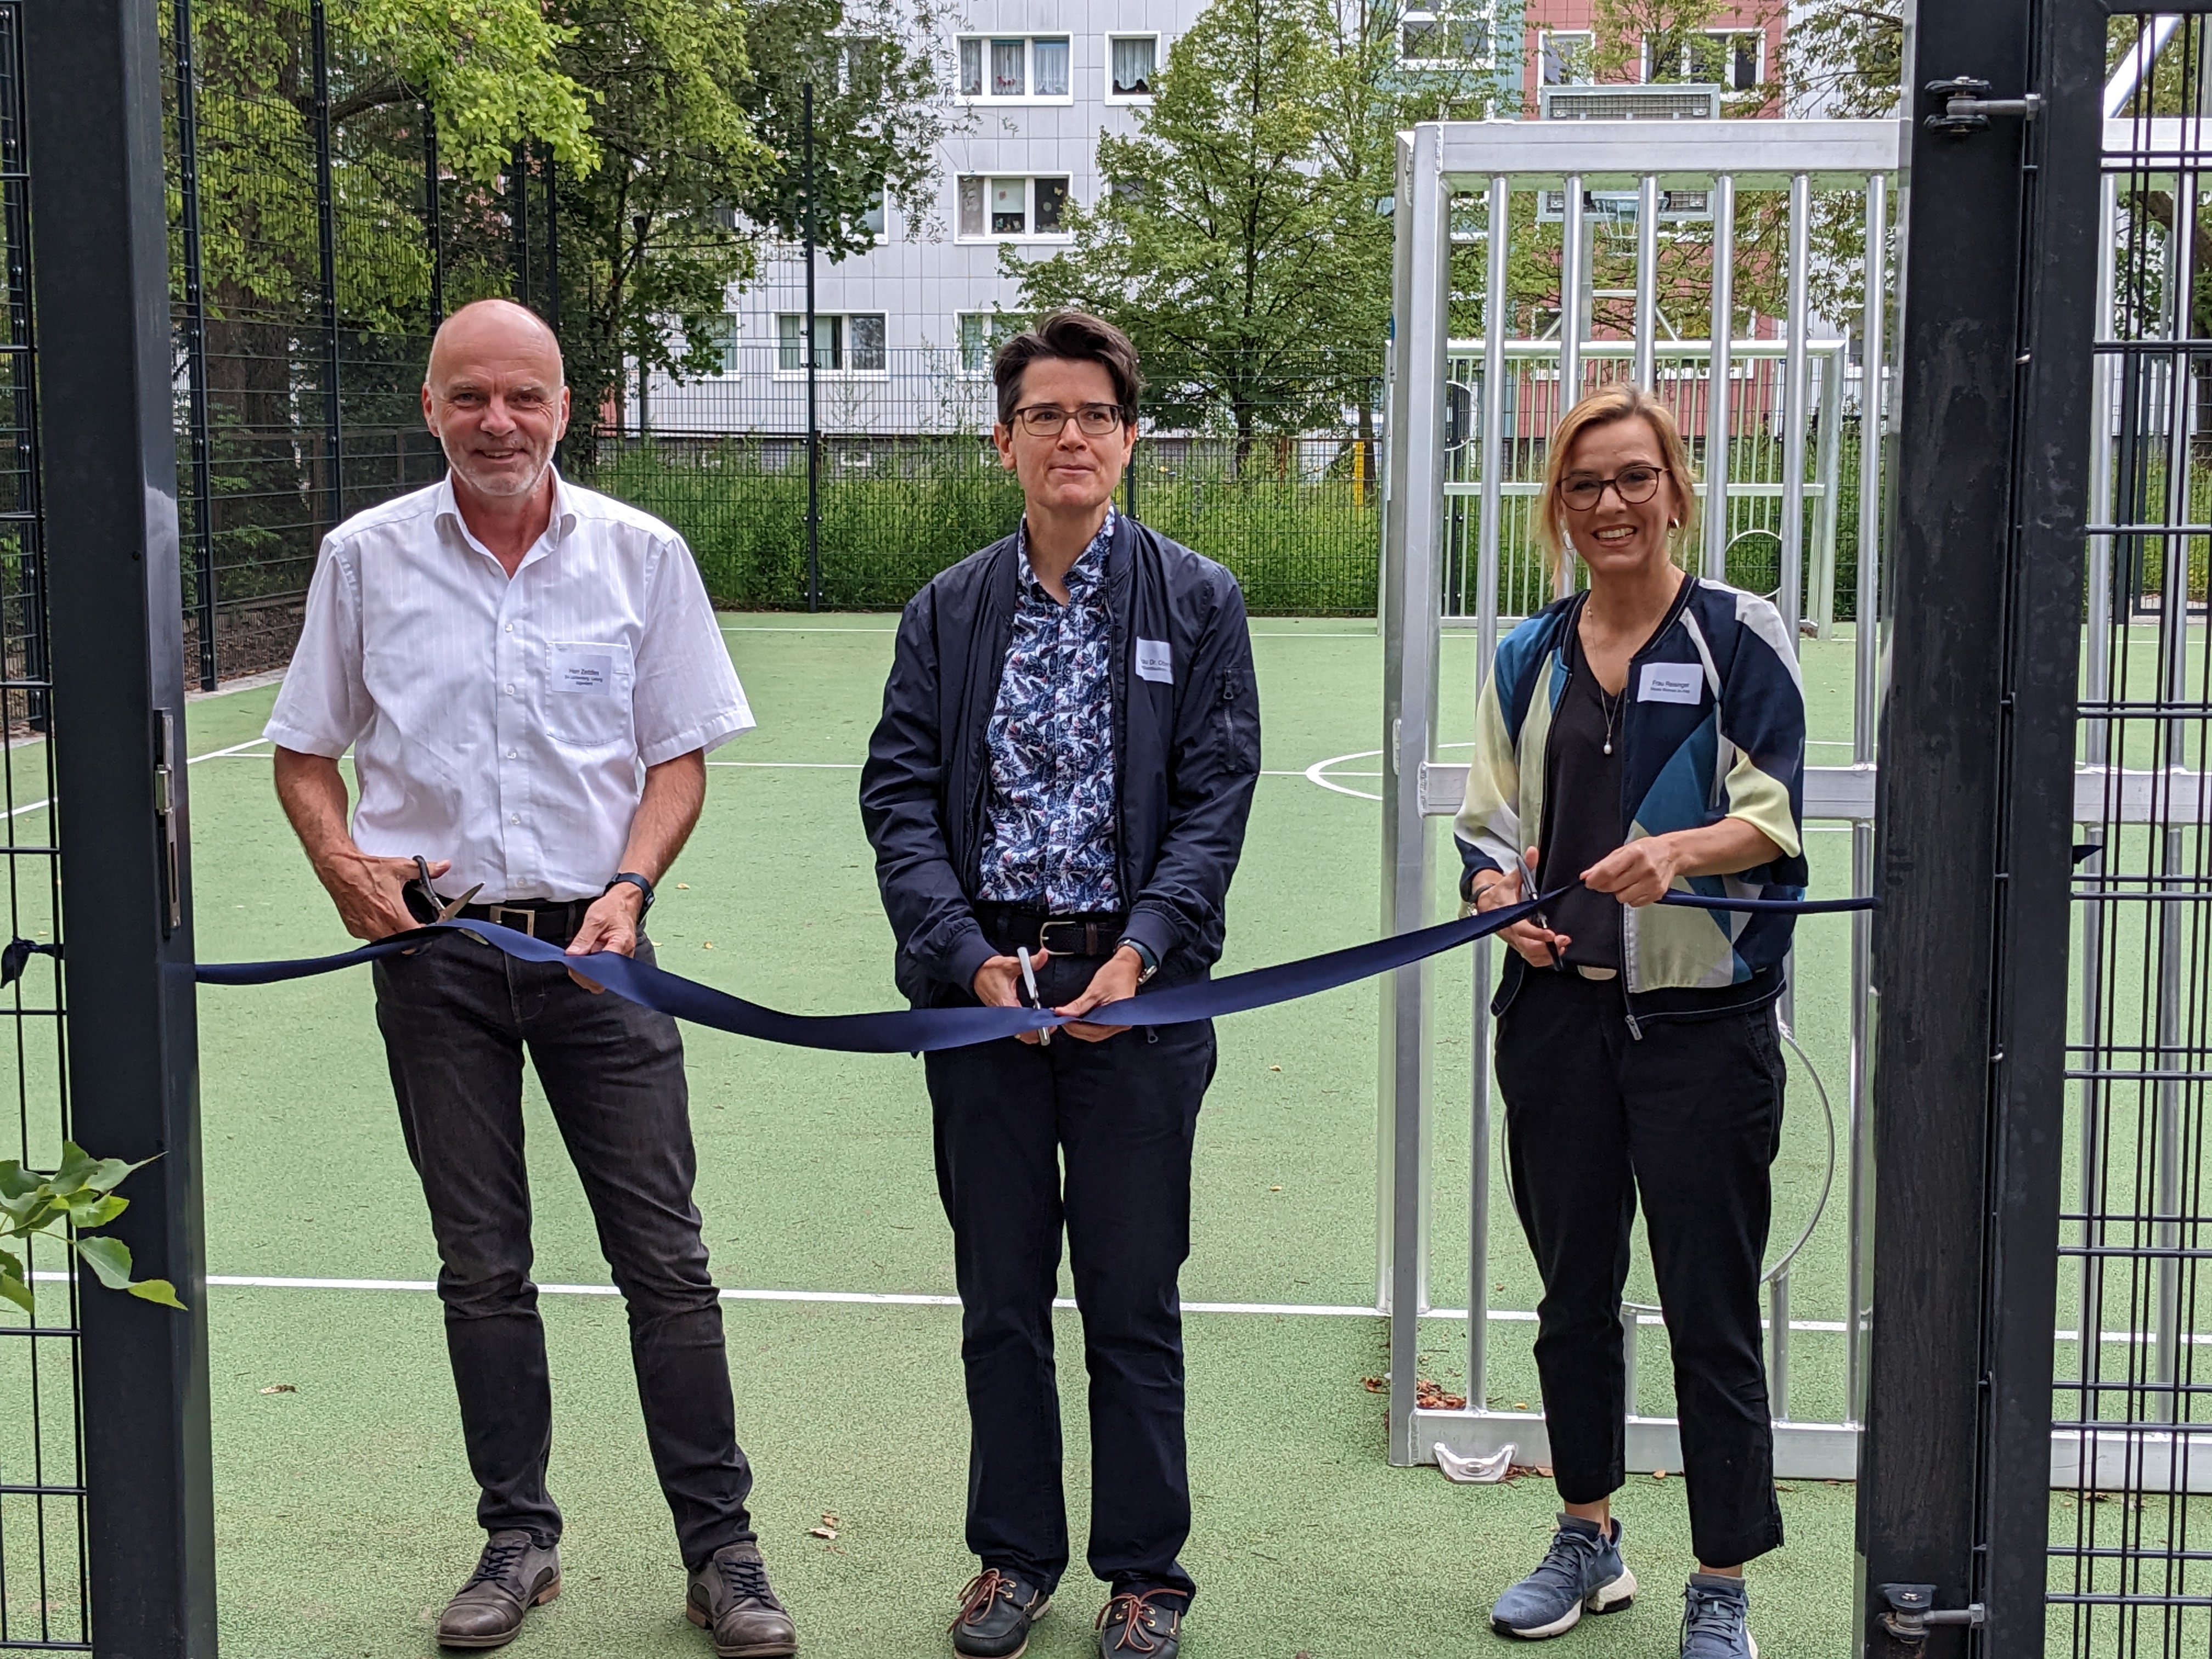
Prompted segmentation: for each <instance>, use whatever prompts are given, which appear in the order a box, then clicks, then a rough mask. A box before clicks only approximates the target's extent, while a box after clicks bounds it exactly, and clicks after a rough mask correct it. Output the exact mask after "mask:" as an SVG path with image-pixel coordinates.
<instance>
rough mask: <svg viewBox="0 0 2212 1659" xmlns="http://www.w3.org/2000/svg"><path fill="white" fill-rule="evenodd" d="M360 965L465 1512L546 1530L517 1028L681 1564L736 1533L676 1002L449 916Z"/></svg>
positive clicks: (548, 1434)
mask: <svg viewBox="0 0 2212 1659" xmlns="http://www.w3.org/2000/svg"><path fill="white" fill-rule="evenodd" d="M637 954H638V959H639V960H640V961H642V962H650V961H651V960H652V959H653V947H652V946H651V945H648V944H645V943H642V942H641V944H640V945H639V946H638V952H637ZM375 974H376V1023H377V1025H378V1027H379V1029H380V1030H382V1031H383V1033H384V1043H385V1051H386V1054H387V1056H388V1057H389V1059H390V1060H391V1064H392V1088H393V1091H395V1092H396V1093H397V1094H398V1098H399V1124H400V1128H401V1130H402V1131H403V1132H404V1134H405V1136H406V1139H407V1155H408V1156H409V1157H410V1158H412V1159H413V1160H414V1163H415V1168H416V1171H417V1172H418V1173H419V1174H420V1175H421V1176H422V1194H423V1196H424V1197H425V1198H427V1199H428V1200H429V1204H430V1225H431V1230H432V1231H433V1232H434V1233H435V1235H436V1237H437V1241H438V1260H439V1261H440V1263H441V1266H440V1268H439V1273H438V1295H439V1297H441V1299H442V1300H443V1301H444V1303H445V1304H446V1346H447V1351H448V1352H449V1354H450V1356H451V1358H452V1360H453V1384H454V1387H455V1389H456V1390H457V1391H458V1392H459V1395H460V1405H461V1429H462V1432H463V1434H464V1435H465V1437H466V1439H467V1443H468V1450H469V1468H470V1470H471V1473H473V1474H475V1476H476V1478H477V1485H478V1486H481V1487H482V1488H483V1498H482V1499H481V1500H480V1501H479V1502H478V1504H477V1521H478V1522H479V1523H480V1524H481V1525H483V1528H485V1529H486V1530H487V1531H493V1532H496V1531H500V1530H501V1529H504V1528H523V1529H525V1530H526V1531H529V1532H532V1533H534V1534H538V1537H539V1538H540V1539H541V1540H543V1541H550V1540H552V1539H556V1538H558V1537H559V1536H560V1534H561V1511H560V1510H559V1509H558V1508H557V1507H556V1505H555V1504H554V1502H553V1499H552V1497H551V1495H550V1493H548V1492H547V1491H546V1489H545V1466H546V1460H547V1456H548V1455H549V1453H550V1450H551V1448H552V1440H553V1397H552V1384H551V1380H550V1376H549V1375H548V1372H547V1368H546V1364H545V1333H544V1328H543V1327H542V1326H541V1325H540V1324H539V1322H538V1287H537V1286H536V1285H532V1283H531V1282H530V1266H531V1259H532V1251H531V1243H530V1182H529V1175H528V1172H527V1170H526V1166H525V1164H524V1159H523V1151H522V1054H523V1047H524V1045H525V1044H526V1043H527V1044H528V1045H529V1049H530V1059H531V1063H532V1065H533V1066H536V1067H537V1068H538V1081H539V1082H540V1083H541V1084H543V1085H544V1088H545V1096H546V1099H547V1100H548V1101H549V1102H550V1103H551V1105H552V1108H553V1118H554V1121H555V1122H556V1123H557V1124H559V1125H560V1128H561V1137H562V1140H563V1141H564V1142H566V1143H567V1145H568V1156H569V1158H571V1159H572V1160H574V1164H575V1166H576V1172H577V1174H578V1175H579V1176H581V1177H582V1179H583V1183H584V1193H585V1195H586V1197H587V1198H588V1199H589V1200H591V1206H592V1218H593V1219H594V1221H596V1223H597V1224H598V1226H599V1249H600V1250H601V1251H602V1252H603V1253H604V1254H605V1256H606V1259H607V1265H608V1266H609V1267H611V1268H612V1270H613V1273H614V1280H615V1285H616V1287H617V1289H619V1290H620V1291H622V1293H623V1297H624V1299H625V1300H626V1301H627V1303H628V1304H629V1340H630V1357H631V1360H632V1362H633V1364H635V1368H636V1371H637V1391H638V1399H639V1401H640V1403H641V1405H642V1406H643V1407H644V1408H645V1429H646V1437H647V1442H648V1443H649V1444H650V1445H651V1447H652V1449H653V1467H654V1468H655V1469H656V1470H658V1471H659V1475H660V1487H661V1491H662V1492H664V1493H665V1494H666V1496H667V1498H668V1506H669V1508H670V1510H671V1511H672V1512H673V1513H674V1516H675V1519H676V1536H677V1541H678V1544H679V1546H680V1547H681V1548H682V1551H683V1556H684V1565H686V1566H689V1567H696V1566H698V1565H701V1564H702V1563H703V1562H704V1561H705V1560H706V1559H708V1557H709V1556H711V1555H712V1554H714V1552H715V1551H716V1550H718V1549H720V1548H721V1547H722V1546H723V1545H725V1544H732V1543H737V1542H740V1541H748V1540H750V1539H751V1538H752V1536H753V1533H752V1529H751V1527H750V1522H749V1521H748V1519H747V1517H746V1514H745V1498H746V1495H747V1493H749V1492H750V1491H751V1490H752V1470H751V1469H750V1468H749V1467H748V1466H747V1464H746V1462H745V1458H744V1453H743V1452H741V1451H739V1450H738V1444H737V1435H736V1425H735V1412H734V1407H733V1406H732V1401H731V1397H730V1372H729V1365H728V1363H727V1361H726V1358H724V1355H723V1352H722V1310H721V1304H720V1300H719V1299H718V1298H717V1296H716V1294H715V1290H714V1279H713V1278H712V1276H711V1275H710V1274H709V1273H708V1268H707V1246H706V1243H705V1242H704V1241H703V1240H702V1238H701V1237H700V1236H699V1226H700V1221H699V1212H698V1210H697V1208H696V1206H694V1205H693V1203H692V1201H691V1185H692V1181H693V1177H694V1176H695V1174H696V1161H695V1159H694V1157H693V1154H692V1150H691V1121H690V1091H689V1090H688V1088H687V1087H686V1085H685V1082H684V1046H683V1043H682V1042H681V1040H680V1039H679V1038H678V1036H677V1032H676V1022H675V1021H674V1020H672V1019H670V1018H668V1017H667V1016H666V1015H665V1014H657V1013H654V1012H652V1011H651V1010H649V1009H646V1008H641V1007H640V1006H638V1005H637V1004H635V1003H634V1002H629V1001H625V1000H623V998H621V997H618V996H616V995H615V994H613V993H611V992H608V993H605V994H600V995H597V996H594V995H593V994H591V993H590V992H588V991H586V990H584V989H583V988H582V987H580V986H578V985H577V984H576V983H575V982H574V981H572V980H571V979H570V978H569V977H568V973H567V971H566V970H565V969H562V968H559V967H556V966H551V965H548V964H544V963H523V962H517V961H515V960H513V958H511V957H507V956H504V955H502V954H501V953H500V952H499V951H495V950H493V949H492V948H491V947H490V946H489V945H479V944H477V942H476V941H475V940H473V939H465V938H462V937H460V936H459V935H458V934H456V935H449V936H448V937H447V938H446V939H443V940H441V942H439V943H438V944H437V945H434V946H432V947H431V948H429V949H428V950H425V951H419V952H417V953H416V954H415V955H413V956H401V957H386V959H385V960H383V961H381V962H380V963H377V964H376V969H375Z"/></svg>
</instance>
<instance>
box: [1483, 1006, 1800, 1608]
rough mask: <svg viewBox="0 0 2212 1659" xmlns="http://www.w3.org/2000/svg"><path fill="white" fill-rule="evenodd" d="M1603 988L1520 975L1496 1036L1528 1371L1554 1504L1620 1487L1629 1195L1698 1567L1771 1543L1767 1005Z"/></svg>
mask: <svg viewBox="0 0 2212 1659" xmlns="http://www.w3.org/2000/svg"><path fill="white" fill-rule="evenodd" d="M1624 1013H1625V1003H1624V1000H1623V998H1622V994H1621V982H1620V980H1618V979H1613V980H1605V981H1597V980H1586V979H1583V977H1581V976H1580V975H1577V974H1572V973H1557V972H1534V973H1530V974H1528V975H1525V976H1524V977H1523V979H1522V984H1521V988H1520V991H1519V994H1517V995H1516V996H1515V998H1514V999H1513V1001H1512V1003H1511V1005H1510V1006H1509V1007H1508V1008H1507V1009H1506V1011H1505V1012H1504V1015H1503V1016H1502V1017H1501V1018H1500V1019H1499V1021H1498V1088H1499V1091H1500V1092H1501V1093H1503V1094H1504V1097H1505V1124H1506V1133H1507V1135H1508V1137H1509V1139H1508V1142H1507V1152H1508V1158H1509V1162H1510V1168H1511V1170H1512V1175H1513V1201H1514V1206H1515V1208H1516V1209H1517V1210H1518V1211H1519V1212H1520V1216H1521V1225H1522V1229H1523V1230H1524V1231H1526V1232H1527V1234H1528V1243H1529V1246H1530V1248H1531V1249H1533V1250H1534V1252H1535V1255H1536V1267H1537V1270H1538V1272H1539V1273H1540V1274H1541V1276H1542V1279H1543V1281H1544V1299H1543V1303H1542V1304H1541V1306H1540V1307H1539V1308H1538V1309H1537V1327H1536V1370H1537V1374H1538V1376H1539V1377H1540V1378H1541V1382H1542V1384H1543V1390H1544V1416H1545V1419H1546V1422H1547V1425H1548V1426H1549V1429H1550V1432H1551V1441H1552V1467H1553V1474H1554V1476H1555V1478H1556V1479H1557V1480H1558V1482H1559V1496H1560V1498H1562V1499H1563V1500H1565V1502H1567V1503H1570V1504H1594V1503H1595V1502H1597V1501H1598V1500H1599V1499H1600V1498H1604V1497H1606V1496H1607V1495H1608V1494H1609V1493H1611V1492H1613V1491H1614V1490H1615V1489H1616V1488H1618V1487H1619V1486H1620V1484H1621V1482H1622V1480H1624V1479H1625V1478H1626V1469H1625V1468H1624V1464H1625V1462H1626V1457H1625V1449H1624V1441H1625V1427H1624V1419H1625V1418H1626V1414H1627V1407H1628V1396H1627V1365H1626V1358H1625V1356H1624V1354H1623V1352H1622V1343H1621V1330H1620V1301H1621V1291H1622V1287H1623V1286H1624V1285H1626V1283H1627V1282H1628V1250H1629V1228H1630V1225H1631V1223H1632V1222H1633V1220H1634V1219H1635V1216H1636V1204H1637V1197H1638V1193H1639V1192H1640V1193H1641V1194H1642V1195H1643V1201H1644V1222H1645V1226H1646V1230H1647V1232H1648V1234H1649V1237H1650V1243H1651V1260H1652V1265H1653V1267H1655V1268H1656V1271H1657V1275H1658V1280H1659V1299H1660V1302H1661V1304H1662V1306H1663V1307H1664V1308H1665V1310H1666V1315H1667V1335H1668V1343H1669V1346H1671V1347H1672V1349H1673V1351H1674V1399H1675V1406H1676V1411H1677V1413H1678V1414H1679V1416H1680V1422H1681V1432H1682V1460H1683V1474H1684V1475H1685V1476H1686V1480H1687V1482H1688V1486H1689V1498H1690V1535H1691V1541H1692V1543H1693V1544H1694V1546H1695V1547H1696V1549H1697V1553H1698V1559H1699V1561H1701V1562H1703V1563H1704V1564H1705V1565H1707V1566H1711V1567H1732V1566H1735V1565H1738V1564H1740V1563H1741V1562H1744V1561H1748V1560H1749V1559H1752V1558H1753V1556H1756V1555H1759V1554H1763V1553H1765V1552H1766V1551H1768V1550H1771V1549H1773V1548H1775V1547H1777V1546H1778V1545H1779V1544H1780V1543H1781V1542H1782V1512H1781V1510H1780V1509H1779V1507H1778V1505H1777V1504H1776V1503H1775V1499H1774V1431H1773V1426H1772V1421H1771V1418H1770V1416H1769V1414H1768V1408H1767V1398H1766V1367H1765V1357H1764V1353H1763V1351H1762V1347H1761V1344H1760V1332H1759V1268H1760V1260H1761V1256H1762V1255H1763V1254H1764V1252H1765V1249H1766V1233H1767V1221H1768V1215H1769V1211H1770V1208H1771V1191H1770V1186H1769V1176H1770V1171H1771V1166H1772V1164H1773V1162H1774V1156H1775V1153H1776V1152H1777V1151H1778V1150H1779V1148H1780V1146H1781V1137H1782V1094H1783V1066H1782V1054H1781V1040H1780V1037H1779V1036H1778V1032H1777V1030H1776V1027H1775V1012H1774V1007H1773V1005H1772V1004H1771V1003H1769V1004H1768V1005H1767V1006H1764V1007H1761V1008H1759V1009H1757V1010H1755V1011H1753V1012H1738V1013H1733V1014H1722V1015H1717V1016H1714V1017H1711V1018H1702V1019H1696V1020H1682V1019H1652V1020H1645V1021H1644V1022H1643V1032H1644V1035H1643V1038H1642V1040H1641V1041H1638V1039H1637V1038H1636V1037H1634V1036H1632V1035H1631V1033H1630V1031H1629V1028H1628V1023H1627V1021H1626V1018H1624Z"/></svg>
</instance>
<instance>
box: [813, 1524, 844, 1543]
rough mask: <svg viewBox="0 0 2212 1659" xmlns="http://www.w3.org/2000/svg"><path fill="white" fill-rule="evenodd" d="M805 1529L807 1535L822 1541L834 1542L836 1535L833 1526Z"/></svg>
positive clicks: (835, 1529)
mask: <svg viewBox="0 0 2212 1659" xmlns="http://www.w3.org/2000/svg"><path fill="white" fill-rule="evenodd" d="M806 1531H807V1535H808V1536H809V1537H812V1538H819V1539H821V1540H823V1541H824V1542H834V1541H836V1537H837V1528H835V1527H809V1528H807V1529H806Z"/></svg>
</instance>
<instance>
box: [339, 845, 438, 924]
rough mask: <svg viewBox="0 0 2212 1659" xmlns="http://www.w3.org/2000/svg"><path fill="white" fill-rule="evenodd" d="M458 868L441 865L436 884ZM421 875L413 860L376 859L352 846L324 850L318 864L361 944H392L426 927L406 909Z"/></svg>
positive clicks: (433, 867) (435, 871) (434, 872)
mask: <svg viewBox="0 0 2212 1659" xmlns="http://www.w3.org/2000/svg"><path fill="white" fill-rule="evenodd" d="M452 868H453V861H452V860H449V859H439V860H435V861H434V862H433V863H432V864H431V866H430V875H431V878H433V879H434V880H435V878H438V877H440V876H442V875H444V874H445V873H446V872H447V871H448V870H450V869H452ZM315 874H316V875H317V876H319V878H321V879H322V884H323V886H324V888H325V890H328V892H329V893H330V896H331V902H332V903H333V904H335V905H337V908H338V920H339V921H342V922H343V923H344V924H345V930H346V932H348V933H351V934H352V935H353V936H354V937H355V938H356V939H388V938H390V937H391V936H392V934H394V933H407V932H409V931H410V929H413V928H416V927H421V926H422V923H421V922H420V921H416V918H415V913H414V912H413V911H411V910H410V909H409V908H407V894H406V888H407V884H408V883H409V882H410V881H413V880H414V879H415V878H416V869H415V860H413V859H380V858H376V857H374V856H372V855H371V854H367V853H364V852H362V850H361V848H358V847H356V846H355V845H353V843H352V842H347V843H346V844H345V845H344V846H343V847H341V848H327V849H325V852H324V854H323V855H322V856H321V857H320V858H319V859H317V860H315Z"/></svg>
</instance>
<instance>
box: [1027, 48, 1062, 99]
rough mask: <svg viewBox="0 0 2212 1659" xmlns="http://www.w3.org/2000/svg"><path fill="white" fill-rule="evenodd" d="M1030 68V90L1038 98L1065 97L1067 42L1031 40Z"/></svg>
mask: <svg viewBox="0 0 2212 1659" xmlns="http://www.w3.org/2000/svg"><path fill="white" fill-rule="evenodd" d="M1030 70H1032V71H1033V74H1032V77H1031V81H1032V84H1031V85H1030V91H1031V92H1032V93H1034V94H1036V96H1038V97H1039V98H1065V97H1066V96H1067V42H1066V40H1032V41H1030Z"/></svg>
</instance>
